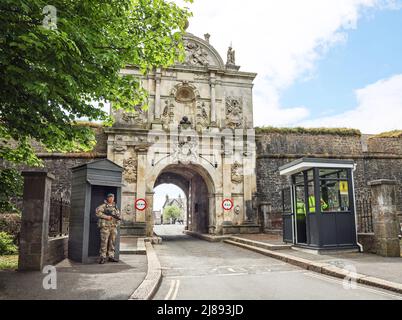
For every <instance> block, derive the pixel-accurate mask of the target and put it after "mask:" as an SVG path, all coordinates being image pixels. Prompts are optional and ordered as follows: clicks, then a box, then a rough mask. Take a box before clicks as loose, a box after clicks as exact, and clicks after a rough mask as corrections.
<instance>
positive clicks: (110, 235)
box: [96, 193, 120, 264]
mask: <svg viewBox="0 0 402 320" xmlns="http://www.w3.org/2000/svg"><path fill="white" fill-rule="evenodd" d="M112 215H114V216H116V217H118V218H120V212H119V209H118V208H117V207H116V203H115V202H114V194H112V193H109V194H108V195H107V200H105V203H103V204H102V205H100V206H99V207H98V208H96V216H97V217H98V218H99V220H98V227H99V229H100V236H101V245H100V260H99V263H100V264H104V263H105V262H106V258H108V260H109V261H111V262H119V261H118V260H116V259H115V258H114V246H115V241H116V234H117V227H118V225H119V224H120V221H119V219H116V218H114V217H112Z"/></svg>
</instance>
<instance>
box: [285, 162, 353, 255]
mask: <svg viewBox="0 0 402 320" xmlns="http://www.w3.org/2000/svg"><path fill="white" fill-rule="evenodd" d="M354 167H355V164H354V162H353V161H349V160H332V159H315V158H314V159H312V158H302V159H299V160H296V161H293V162H291V163H288V164H286V165H284V166H282V167H280V168H279V171H280V175H282V176H288V177H290V181H291V187H289V188H286V189H284V190H283V191H282V200H283V238H284V242H288V243H293V244H295V246H298V247H303V248H307V249H314V250H318V251H321V250H343V249H348V250H349V249H358V248H359V247H358V245H357V233H356V218H355V199H354V183H353V171H354Z"/></svg>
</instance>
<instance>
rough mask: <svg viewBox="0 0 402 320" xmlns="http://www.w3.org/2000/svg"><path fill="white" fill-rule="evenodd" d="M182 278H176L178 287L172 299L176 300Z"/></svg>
mask: <svg viewBox="0 0 402 320" xmlns="http://www.w3.org/2000/svg"><path fill="white" fill-rule="evenodd" d="M179 286H180V280H176V288H175V290H174V293H173V296H172V300H176V297H177V293H178V292H179Z"/></svg>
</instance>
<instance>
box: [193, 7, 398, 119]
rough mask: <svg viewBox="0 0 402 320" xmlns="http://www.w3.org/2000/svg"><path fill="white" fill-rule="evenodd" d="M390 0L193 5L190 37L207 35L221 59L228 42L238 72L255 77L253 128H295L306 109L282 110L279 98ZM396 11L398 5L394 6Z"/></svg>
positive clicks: (299, 107)
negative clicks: (368, 12)
mask: <svg viewBox="0 0 402 320" xmlns="http://www.w3.org/2000/svg"><path fill="white" fill-rule="evenodd" d="M398 3H399V2H398V1H393V0H304V1H299V0H248V1H244V0H195V1H194V4H192V5H189V7H190V9H191V10H192V11H193V13H194V17H193V18H192V19H191V20H190V28H189V32H191V33H193V34H195V35H197V36H201V37H202V35H203V34H205V33H207V32H208V33H210V34H211V43H212V45H214V46H215V48H216V49H217V50H218V51H219V52H220V53H221V55H222V56H223V57H225V56H226V50H227V47H228V46H229V44H230V42H231V41H232V42H233V47H234V49H235V50H236V58H237V61H236V62H237V64H239V65H241V66H242V69H241V70H244V71H253V72H257V73H258V77H257V79H256V82H255V90H254V119H255V125H268V124H269V125H277V126H279V125H294V124H297V123H298V122H300V121H302V120H304V119H306V118H307V117H308V116H309V111H308V108H306V107H305V106H281V104H280V96H281V93H282V92H283V91H284V90H285V89H286V88H288V87H289V86H290V85H292V84H293V83H294V82H295V80H297V79H304V78H306V77H310V76H312V75H314V67H315V63H316V62H317V60H318V59H320V58H321V57H323V56H324V55H325V52H326V51H327V50H328V49H330V48H331V47H332V46H334V45H336V44H339V43H342V42H345V41H347V30H349V29H354V28H356V25H357V22H358V20H359V18H360V16H361V15H362V14H364V11H365V10H367V9H368V8H376V9H384V8H387V9H396V8H398V5H397V4H398ZM399 6H400V4H399Z"/></svg>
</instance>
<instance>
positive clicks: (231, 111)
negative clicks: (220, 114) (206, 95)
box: [226, 97, 243, 129]
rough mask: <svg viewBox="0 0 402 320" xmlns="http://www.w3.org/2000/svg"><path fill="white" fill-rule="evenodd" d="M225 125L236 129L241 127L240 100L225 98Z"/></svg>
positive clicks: (241, 109) (241, 111) (241, 110)
mask: <svg viewBox="0 0 402 320" xmlns="http://www.w3.org/2000/svg"><path fill="white" fill-rule="evenodd" d="M226 125H227V126H228V127H229V128H232V129H237V128H240V127H241V126H242V125H243V108H242V103H241V98H233V97H227V98H226Z"/></svg>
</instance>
